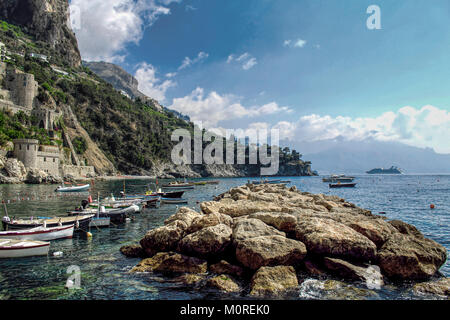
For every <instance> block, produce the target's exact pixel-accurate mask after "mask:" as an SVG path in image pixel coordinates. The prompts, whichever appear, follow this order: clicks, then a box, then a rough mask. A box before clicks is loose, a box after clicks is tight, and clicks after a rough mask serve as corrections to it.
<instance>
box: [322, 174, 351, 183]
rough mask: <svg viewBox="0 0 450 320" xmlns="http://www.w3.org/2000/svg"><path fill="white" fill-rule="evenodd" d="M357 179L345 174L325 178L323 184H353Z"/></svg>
mask: <svg viewBox="0 0 450 320" xmlns="http://www.w3.org/2000/svg"><path fill="white" fill-rule="evenodd" d="M353 180H355V177H350V176H346V175H344V174H332V175H331V176H329V177H325V178H323V179H322V181H323V182H333V183H336V182H353Z"/></svg>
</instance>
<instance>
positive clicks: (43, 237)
mask: <svg viewBox="0 0 450 320" xmlns="http://www.w3.org/2000/svg"><path fill="white" fill-rule="evenodd" d="M73 231H74V226H73V225H71V226H65V227H52V228H46V227H37V228H32V229H25V230H16V231H3V232H0V241H1V239H11V240H35V241H36V240H37V241H50V240H57V239H70V238H72V237H73Z"/></svg>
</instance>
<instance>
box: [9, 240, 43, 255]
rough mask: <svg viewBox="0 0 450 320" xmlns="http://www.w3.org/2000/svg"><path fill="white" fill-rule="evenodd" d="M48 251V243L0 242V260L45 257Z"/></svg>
mask: <svg viewBox="0 0 450 320" xmlns="http://www.w3.org/2000/svg"><path fill="white" fill-rule="evenodd" d="M49 249H50V242H43V241H30V240H12V239H4V240H0V258H24V257H32V256H45V255H47V254H48V250H49Z"/></svg>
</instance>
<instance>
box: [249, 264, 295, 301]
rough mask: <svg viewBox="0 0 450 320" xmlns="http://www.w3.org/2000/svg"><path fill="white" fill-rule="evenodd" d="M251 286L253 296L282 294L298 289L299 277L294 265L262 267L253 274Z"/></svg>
mask: <svg viewBox="0 0 450 320" xmlns="http://www.w3.org/2000/svg"><path fill="white" fill-rule="evenodd" d="M250 287H251V289H250V295H251V296H257V297H264V296H280V295H283V294H285V293H286V292H289V291H292V290H294V289H296V288H297V287H298V279H297V275H296V273H295V269H294V268H293V267H289V266H277V267H262V268H261V269H259V270H258V271H257V272H256V273H255V274H254V275H253V278H252V280H251V284H250Z"/></svg>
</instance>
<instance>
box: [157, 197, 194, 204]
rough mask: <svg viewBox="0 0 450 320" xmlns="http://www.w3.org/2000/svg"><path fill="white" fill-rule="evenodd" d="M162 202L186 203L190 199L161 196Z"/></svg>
mask: <svg viewBox="0 0 450 320" xmlns="http://www.w3.org/2000/svg"><path fill="white" fill-rule="evenodd" d="M161 203H165V204H185V203H188V201H187V200H186V199H171V198H161Z"/></svg>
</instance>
